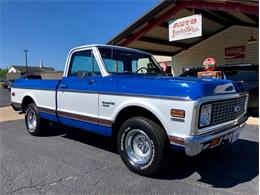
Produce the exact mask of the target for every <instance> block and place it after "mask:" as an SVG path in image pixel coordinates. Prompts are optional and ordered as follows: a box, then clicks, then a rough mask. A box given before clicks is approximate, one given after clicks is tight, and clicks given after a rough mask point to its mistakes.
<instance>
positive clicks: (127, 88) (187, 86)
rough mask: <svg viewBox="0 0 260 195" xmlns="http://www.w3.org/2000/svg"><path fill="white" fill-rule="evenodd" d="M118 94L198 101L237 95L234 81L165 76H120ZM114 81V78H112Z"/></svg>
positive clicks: (117, 77) (117, 87)
mask: <svg viewBox="0 0 260 195" xmlns="http://www.w3.org/2000/svg"><path fill="white" fill-rule="evenodd" d="M114 77H116V79H117V82H116V86H115V88H116V92H117V93H127V94H133V95H134V94H138V95H146V96H162V97H181V98H185V99H191V100H196V99H198V98H201V97H204V96H213V95H220V94H227V93H236V92H237V90H236V88H235V85H234V83H233V82H232V81H229V80H220V79H199V78H187V77H186V78H184V77H183V78H182V77H165V76H139V75H119V76H114ZM112 79H113V78H112Z"/></svg>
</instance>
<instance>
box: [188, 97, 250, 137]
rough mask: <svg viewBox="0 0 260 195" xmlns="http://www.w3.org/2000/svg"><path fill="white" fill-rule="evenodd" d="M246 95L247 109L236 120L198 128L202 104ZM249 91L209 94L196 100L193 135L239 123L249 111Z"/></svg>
mask: <svg viewBox="0 0 260 195" xmlns="http://www.w3.org/2000/svg"><path fill="white" fill-rule="evenodd" d="M243 96H245V97H246V103H245V111H244V113H243V114H242V115H241V116H239V117H238V118H236V119H235V120H232V121H228V122H224V123H221V124H218V125H213V126H209V127H205V128H200V129H199V128H198V122H199V113H200V106H201V104H203V103H206V102H211V101H218V100H228V99H233V98H240V97H243ZM248 96H249V95H248V93H247V92H242V93H236V94H225V95H215V96H209V97H203V98H200V99H198V100H197V101H196V103H195V106H194V108H195V123H194V125H195V126H194V128H193V130H192V131H191V135H200V134H205V133H208V132H211V131H215V130H219V129H223V128H227V127H232V126H234V125H236V124H238V122H239V121H240V120H241V119H242V118H243V117H244V115H245V114H246V112H247V103H248Z"/></svg>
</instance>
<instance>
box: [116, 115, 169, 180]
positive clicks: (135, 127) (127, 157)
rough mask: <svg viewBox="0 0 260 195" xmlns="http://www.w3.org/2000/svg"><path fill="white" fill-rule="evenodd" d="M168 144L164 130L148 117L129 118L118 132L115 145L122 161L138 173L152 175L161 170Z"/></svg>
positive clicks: (167, 151)
mask: <svg viewBox="0 0 260 195" xmlns="http://www.w3.org/2000/svg"><path fill="white" fill-rule="evenodd" d="M169 146H170V145H169V141H168V138H167V135H166V133H165V131H164V130H163V129H162V128H161V127H160V126H159V125H158V124H156V123H155V122H153V121H152V120H150V119H148V118H144V117H133V118H130V119H128V120H127V121H126V122H124V124H123V125H122V126H121V128H120V130H119V133H118V138H117V147H118V152H119V154H120V156H121V158H122V160H123V162H124V163H125V164H126V166H127V167H128V168H129V169H130V170H131V171H133V172H135V173H137V174H140V175H145V176H154V175H156V174H158V173H160V172H161V171H163V169H164V168H165V167H166V165H167V163H168V158H167V157H168V153H169Z"/></svg>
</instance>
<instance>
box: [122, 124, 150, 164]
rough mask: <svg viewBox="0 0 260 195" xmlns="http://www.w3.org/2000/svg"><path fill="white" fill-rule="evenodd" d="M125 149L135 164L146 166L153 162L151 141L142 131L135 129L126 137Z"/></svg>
mask: <svg viewBox="0 0 260 195" xmlns="http://www.w3.org/2000/svg"><path fill="white" fill-rule="evenodd" d="M125 148H126V152H127V155H128V157H129V158H130V160H131V162H132V163H134V164H138V165H145V164H147V163H148V162H149V161H150V160H151V157H152V143H151V140H150V139H149V137H148V136H147V135H146V133H144V132H143V131H142V130H140V129H133V130H131V131H130V132H129V133H128V134H127V135H126V138H125Z"/></svg>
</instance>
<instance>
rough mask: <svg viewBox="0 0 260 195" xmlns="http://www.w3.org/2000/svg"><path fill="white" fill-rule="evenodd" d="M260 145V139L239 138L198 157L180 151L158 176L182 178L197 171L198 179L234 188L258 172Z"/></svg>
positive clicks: (216, 185)
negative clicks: (232, 142)
mask: <svg viewBox="0 0 260 195" xmlns="http://www.w3.org/2000/svg"><path fill="white" fill-rule="evenodd" d="M258 147H259V146H258V143H257V142H254V141H248V140H243V139H239V140H238V141H237V142H235V143H234V144H232V145H231V144H226V145H223V146H222V147H219V148H215V149H211V150H210V151H209V150H208V151H205V152H203V153H201V154H199V155H198V156H195V157H188V156H185V155H183V154H177V155H176V158H175V159H174V160H173V162H172V163H171V164H170V166H169V168H168V169H167V170H166V171H165V173H164V174H163V175H161V176H159V177H158V179H165V180H180V179H183V178H186V177H189V176H191V175H192V174H194V173H197V174H199V178H198V179H197V181H198V182H202V183H207V184H209V185H211V186H212V187H215V188H231V187H234V186H236V185H238V184H240V183H244V182H248V181H251V180H252V179H254V178H255V177H257V176H258V174H259V167H258V165H259V162H258V161H259V159H258V156H259V151H258V150H259V149H258ZM195 177H197V176H195Z"/></svg>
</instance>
